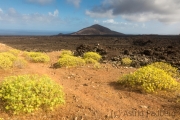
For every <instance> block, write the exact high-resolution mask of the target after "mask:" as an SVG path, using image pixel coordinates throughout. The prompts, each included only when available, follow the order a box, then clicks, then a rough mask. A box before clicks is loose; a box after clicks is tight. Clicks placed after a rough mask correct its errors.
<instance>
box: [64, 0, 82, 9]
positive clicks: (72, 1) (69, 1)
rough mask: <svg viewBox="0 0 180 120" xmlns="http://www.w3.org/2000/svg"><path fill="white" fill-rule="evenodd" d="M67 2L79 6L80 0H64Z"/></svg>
mask: <svg viewBox="0 0 180 120" xmlns="http://www.w3.org/2000/svg"><path fill="white" fill-rule="evenodd" d="M66 1H67V2H68V3H71V4H73V5H74V6H75V7H79V5H80V2H81V0H66Z"/></svg>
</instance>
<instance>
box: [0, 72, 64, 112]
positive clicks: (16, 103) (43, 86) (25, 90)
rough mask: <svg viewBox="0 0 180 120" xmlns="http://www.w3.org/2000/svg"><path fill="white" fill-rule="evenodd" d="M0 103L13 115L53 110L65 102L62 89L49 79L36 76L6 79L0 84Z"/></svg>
mask: <svg viewBox="0 0 180 120" xmlns="http://www.w3.org/2000/svg"><path fill="white" fill-rule="evenodd" d="M0 101H1V102H2V103H3V107H4V109H5V110H7V111H9V112H13V113H14V114H19V113H30V112H33V111H34V110H38V109H39V108H43V109H49V108H50V109H53V108H54V107H55V106H57V105H59V104H63V103H64V102H65V101H64V93H63V91H62V87H61V86H59V85H58V84H56V83H55V82H53V80H51V79H50V78H49V77H47V76H38V75H19V76H10V77H6V78H5V79H4V81H3V82H2V83H1V84H0Z"/></svg>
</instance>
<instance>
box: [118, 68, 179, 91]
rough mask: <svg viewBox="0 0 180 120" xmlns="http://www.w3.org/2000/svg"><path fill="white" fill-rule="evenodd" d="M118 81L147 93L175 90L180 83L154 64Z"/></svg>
mask: <svg viewBox="0 0 180 120" xmlns="http://www.w3.org/2000/svg"><path fill="white" fill-rule="evenodd" d="M118 82H119V83H120V84H122V85H125V86H127V87H131V88H135V89H139V90H141V91H143V92H146V93H153V92H156V91H158V90H165V91H168V90H175V89H176V87H177V86H178V84H179V83H178V82H177V81H176V80H175V79H174V78H173V77H172V76H171V75H169V74H168V73H167V72H165V71H164V70H162V69H159V68H157V67H154V66H145V67H142V68H140V69H138V70H137V71H135V72H134V73H132V74H127V75H124V76H122V77H121V78H120V79H119V81H118Z"/></svg>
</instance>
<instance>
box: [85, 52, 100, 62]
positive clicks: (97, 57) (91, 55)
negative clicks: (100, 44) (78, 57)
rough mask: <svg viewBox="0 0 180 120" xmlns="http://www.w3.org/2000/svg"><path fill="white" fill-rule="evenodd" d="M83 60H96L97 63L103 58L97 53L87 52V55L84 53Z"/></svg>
mask: <svg viewBox="0 0 180 120" xmlns="http://www.w3.org/2000/svg"><path fill="white" fill-rule="evenodd" d="M83 58H84V59H94V60H96V61H100V60H101V58H102V57H101V55H99V54H98V53H96V52H86V53H84V55H83Z"/></svg>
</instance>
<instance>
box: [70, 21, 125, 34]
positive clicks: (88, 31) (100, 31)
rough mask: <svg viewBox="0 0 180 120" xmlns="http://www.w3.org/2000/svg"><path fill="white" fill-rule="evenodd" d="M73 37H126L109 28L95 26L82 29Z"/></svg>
mask: <svg viewBox="0 0 180 120" xmlns="http://www.w3.org/2000/svg"><path fill="white" fill-rule="evenodd" d="M71 35H124V34H123V33H119V32H116V31H112V30H110V29H109V28H106V27H104V26H101V25H98V24H95V25H92V26H90V27H87V28H84V29H81V30H79V31H77V32H75V33H72V34H71Z"/></svg>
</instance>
